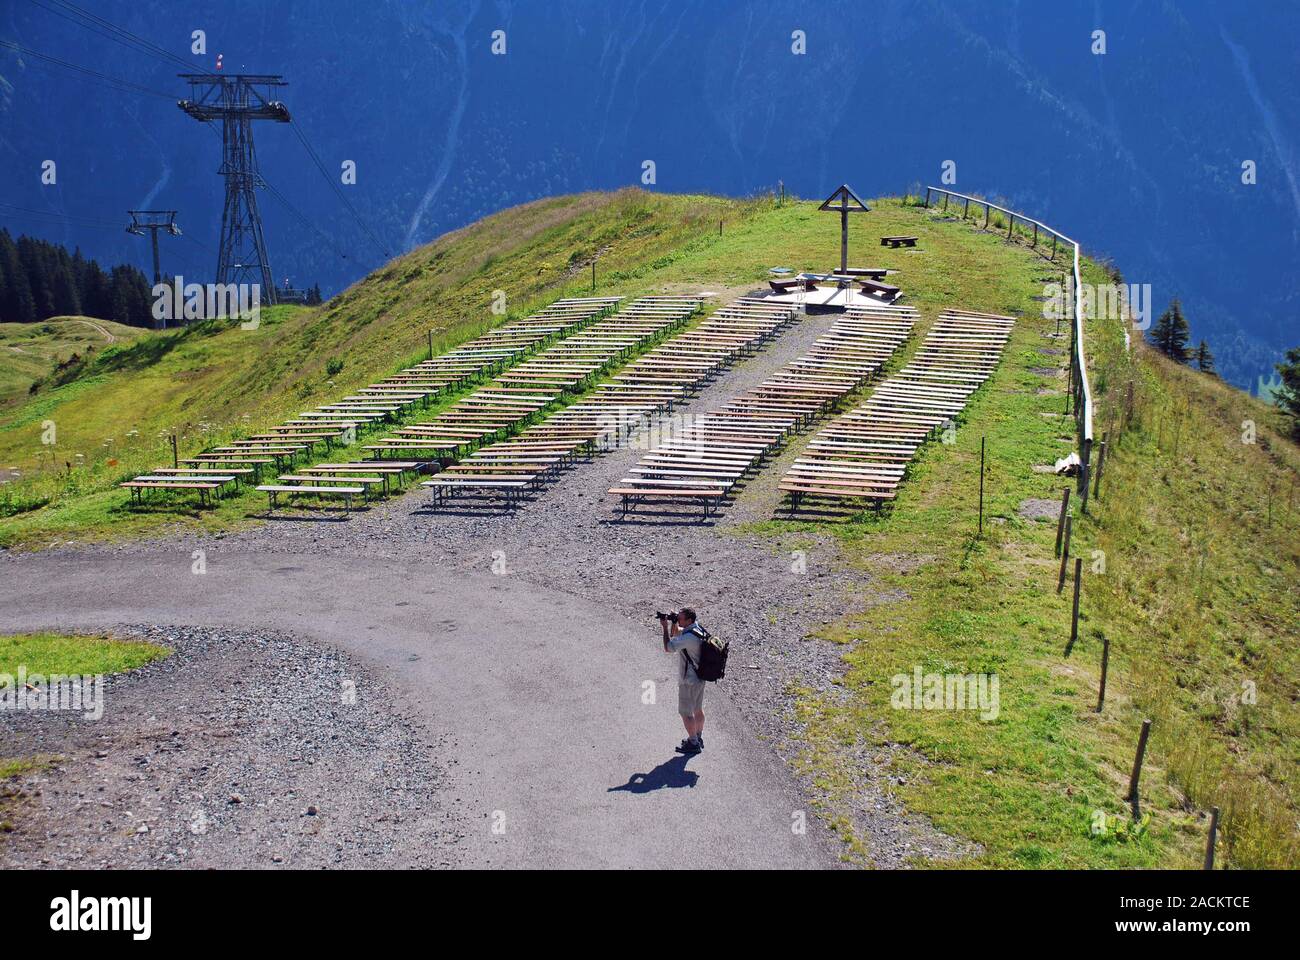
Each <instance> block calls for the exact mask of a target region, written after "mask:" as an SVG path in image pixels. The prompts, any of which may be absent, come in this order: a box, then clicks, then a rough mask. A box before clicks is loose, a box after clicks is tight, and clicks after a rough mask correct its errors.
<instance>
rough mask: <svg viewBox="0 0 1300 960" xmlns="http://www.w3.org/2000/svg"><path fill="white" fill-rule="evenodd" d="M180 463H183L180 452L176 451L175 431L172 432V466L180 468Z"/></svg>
mask: <svg viewBox="0 0 1300 960" xmlns="http://www.w3.org/2000/svg"><path fill="white" fill-rule="evenodd" d="M180 465H181V461H180V454H178V453H177V452H176V434H174V433H173V434H172V466H173V467H174V468H176V469H180Z"/></svg>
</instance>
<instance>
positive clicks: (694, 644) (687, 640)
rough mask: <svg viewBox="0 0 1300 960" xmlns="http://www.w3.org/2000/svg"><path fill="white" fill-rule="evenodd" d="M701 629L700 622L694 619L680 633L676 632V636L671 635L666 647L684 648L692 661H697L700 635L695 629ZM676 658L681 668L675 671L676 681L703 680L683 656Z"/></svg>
mask: <svg viewBox="0 0 1300 960" xmlns="http://www.w3.org/2000/svg"><path fill="white" fill-rule="evenodd" d="M703 629H704V628H703V627H701V626H700V622H699V621H698V620H696V621H695V622H694V623H692V624H691V625H690V626H689V627H687V628H686V629H685V630H683V631H682V632H681V633H679V634H677V636H675V637H671V638H670V639H669V640H668V649H669V650H672V651H681V650H685V651H686V652H687V653H688V654H690V657H691V662H692V663H699V662H700V643H701V639H702V638H701V635H700V634H699V633H697V632H696V631H697V630H703ZM677 659H678V660H679V661H680V663H681V668H680V669H679V670H678V672H677V679H678V681H680V682H681V683H703V682H704V681H703V680H701V679H700V678H699V676H698V675H697V674H696V672H695V668H694V667H693V666H691V665H690V664H688V663H687V662H686V658H685V657H681V656H679V657H678V658H677Z"/></svg>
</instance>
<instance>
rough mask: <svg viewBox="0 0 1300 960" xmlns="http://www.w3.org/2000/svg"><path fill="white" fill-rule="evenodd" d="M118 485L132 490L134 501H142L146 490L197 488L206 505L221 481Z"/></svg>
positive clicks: (141, 481)
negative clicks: (142, 494) (209, 496)
mask: <svg viewBox="0 0 1300 960" xmlns="http://www.w3.org/2000/svg"><path fill="white" fill-rule="evenodd" d="M232 479H233V478H232ZM118 486H120V487H126V488H127V489H129V490H130V491H131V500H132V502H134V503H139V502H140V496H141V492H142V491H144V490H197V491H198V492H199V502H200V503H201V504H202V505H203V506H205V507H206V506H207V505H208V494H209V493H210V492H212V491H213V490H220V489H221V484H220V483H215V482H210V481H201V480H162V479H159V480H127V481H126V482H125V483H120V484H118Z"/></svg>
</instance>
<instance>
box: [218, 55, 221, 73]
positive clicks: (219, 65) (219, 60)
mask: <svg viewBox="0 0 1300 960" xmlns="http://www.w3.org/2000/svg"><path fill="white" fill-rule="evenodd" d="M217 69H218V70H220V69H221V54H217Z"/></svg>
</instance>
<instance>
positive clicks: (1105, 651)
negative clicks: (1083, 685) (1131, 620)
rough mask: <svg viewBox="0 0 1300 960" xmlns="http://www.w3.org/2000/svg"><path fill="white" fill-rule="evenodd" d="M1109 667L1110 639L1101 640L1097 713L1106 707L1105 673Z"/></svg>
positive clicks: (1106, 637)
mask: <svg viewBox="0 0 1300 960" xmlns="http://www.w3.org/2000/svg"><path fill="white" fill-rule="evenodd" d="M1109 667H1110V637H1108V636H1106V635H1105V634H1103V635H1102V638H1101V685H1100V686H1099V687H1098V689H1097V712H1098V713H1101V710H1102V708H1103V707H1104V706H1106V671H1107V669H1108V668H1109Z"/></svg>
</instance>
